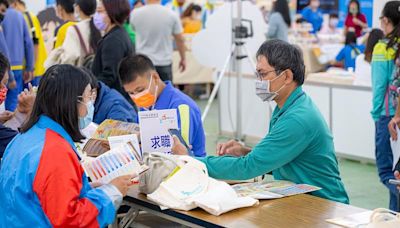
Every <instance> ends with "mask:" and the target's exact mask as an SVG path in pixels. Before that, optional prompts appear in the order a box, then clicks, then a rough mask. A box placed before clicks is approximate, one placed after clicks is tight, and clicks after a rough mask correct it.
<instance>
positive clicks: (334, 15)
mask: <svg viewBox="0 0 400 228" xmlns="http://www.w3.org/2000/svg"><path fill="white" fill-rule="evenodd" d="M331 18H339V15H338V14H337V13H331V14H329V19H331Z"/></svg>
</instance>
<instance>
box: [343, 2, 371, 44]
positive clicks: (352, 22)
mask: <svg viewBox="0 0 400 228" xmlns="http://www.w3.org/2000/svg"><path fill="white" fill-rule="evenodd" d="M348 11H349V12H348V13H347V16H346V20H345V23H344V25H345V26H344V32H345V33H347V32H348V31H350V32H355V33H356V36H357V37H360V36H361V35H362V31H363V29H365V28H368V24H367V18H366V17H365V15H364V14H362V13H361V12H360V2H359V1H358V0H351V1H350V2H349V9H348Z"/></svg>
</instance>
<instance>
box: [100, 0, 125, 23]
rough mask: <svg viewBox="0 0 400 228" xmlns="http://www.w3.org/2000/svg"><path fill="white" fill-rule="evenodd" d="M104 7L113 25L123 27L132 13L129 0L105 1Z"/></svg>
mask: <svg viewBox="0 0 400 228" xmlns="http://www.w3.org/2000/svg"><path fill="white" fill-rule="evenodd" d="M103 5H104V8H105V9H106V12H107V15H108V17H109V18H110V20H111V22H112V23H113V24H117V25H122V24H123V23H124V22H125V21H126V19H127V18H128V17H129V14H130V13H131V6H130V5H129V1H128V0H103Z"/></svg>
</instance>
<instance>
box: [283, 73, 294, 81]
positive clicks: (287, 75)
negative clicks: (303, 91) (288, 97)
mask: <svg viewBox="0 0 400 228" xmlns="http://www.w3.org/2000/svg"><path fill="white" fill-rule="evenodd" d="M283 74H284V75H283V76H284V77H285V84H290V83H292V82H293V72H292V70H290V69H287V70H285V71H284V72H283Z"/></svg>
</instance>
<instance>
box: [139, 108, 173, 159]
mask: <svg viewBox="0 0 400 228" xmlns="http://www.w3.org/2000/svg"><path fill="white" fill-rule="evenodd" d="M139 126H140V139H141V143H142V152H143V153H151V152H161V153H171V148H172V142H173V140H172V137H171V135H170V134H169V133H168V129H178V117H177V112H176V109H165V110H153V111H142V112H139Z"/></svg>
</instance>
